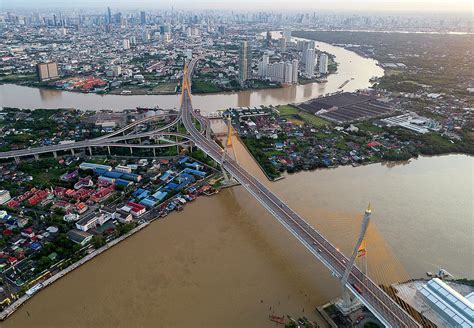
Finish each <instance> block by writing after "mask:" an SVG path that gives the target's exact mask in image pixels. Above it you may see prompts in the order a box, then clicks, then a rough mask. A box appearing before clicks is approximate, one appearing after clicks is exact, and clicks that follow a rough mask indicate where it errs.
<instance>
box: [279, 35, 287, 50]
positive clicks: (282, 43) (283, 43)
mask: <svg viewBox="0 0 474 328" xmlns="http://www.w3.org/2000/svg"><path fill="white" fill-rule="evenodd" d="M286 42H287V41H286V39H285V38H280V39H278V46H279V47H280V51H286Z"/></svg>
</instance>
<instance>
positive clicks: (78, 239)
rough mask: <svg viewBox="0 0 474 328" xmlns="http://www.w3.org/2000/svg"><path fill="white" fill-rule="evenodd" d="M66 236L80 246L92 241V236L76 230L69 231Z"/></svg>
mask: <svg viewBox="0 0 474 328" xmlns="http://www.w3.org/2000/svg"><path fill="white" fill-rule="evenodd" d="M66 235H67V237H68V238H69V239H70V240H71V241H73V242H75V243H76V244H79V245H82V246H84V245H85V244H87V243H88V242H90V241H91V240H92V235H91V234H90V233H88V232H85V231H81V230H76V229H73V230H69V231H68V232H67V234H66Z"/></svg>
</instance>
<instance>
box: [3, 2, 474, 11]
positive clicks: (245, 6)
mask: <svg viewBox="0 0 474 328" xmlns="http://www.w3.org/2000/svg"><path fill="white" fill-rule="evenodd" d="M106 6H114V7H117V8H123V9H168V8H172V7H174V8H175V9H206V10H208V9H221V10H222V9H227V10H242V11H257V10H271V11H298V10H321V11H345V12H347V11H354V12H361V11H370V12H425V13H430V12H457V13H463V12H464V13H465V12H469V11H471V12H472V9H473V5H472V3H471V1H469V0H454V1H447V0H435V1H428V0H417V1H408V0H397V1H385V0H382V1H371V0H362V1H346V0H335V1H328V0H319V1H313V0H296V1H292V2H291V6H290V5H288V2H287V1H284V0H274V1H270V0H259V1H251V0H242V1H239V2H231V1H218V0H198V1H190V0H163V1H159V2H157V1H154V0H138V1H134V2H133V3H130V2H129V1H126V0H105V1H102V2H100V4H98V3H97V2H96V1H93V0H79V1H75V2H73V3H69V2H64V1H63V0H38V1H35V4H34V7H36V8H39V7H43V8H102V7H106ZM0 8H2V9H3V10H7V9H32V4H31V2H30V1H28V0H17V1H15V2H14V3H7V2H6V1H5V0H1V1H0Z"/></svg>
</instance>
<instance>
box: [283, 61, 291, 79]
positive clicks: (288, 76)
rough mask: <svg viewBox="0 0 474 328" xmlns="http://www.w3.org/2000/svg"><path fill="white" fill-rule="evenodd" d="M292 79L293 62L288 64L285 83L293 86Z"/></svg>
mask: <svg viewBox="0 0 474 328" xmlns="http://www.w3.org/2000/svg"><path fill="white" fill-rule="evenodd" d="M292 79H293V64H292V63H291V62H286V63H285V74H284V80H283V82H284V83H286V84H291V83H292Z"/></svg>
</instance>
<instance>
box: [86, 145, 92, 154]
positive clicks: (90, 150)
mask: <svg viewBox="0 0 474 328" xmlns="http://www.w3.org/2000/svg"><path fill="white" fill-rule="evenodd" d="M87 148H88V149H89V156H92V147H90V146H89V147H87Z"/></svg>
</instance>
